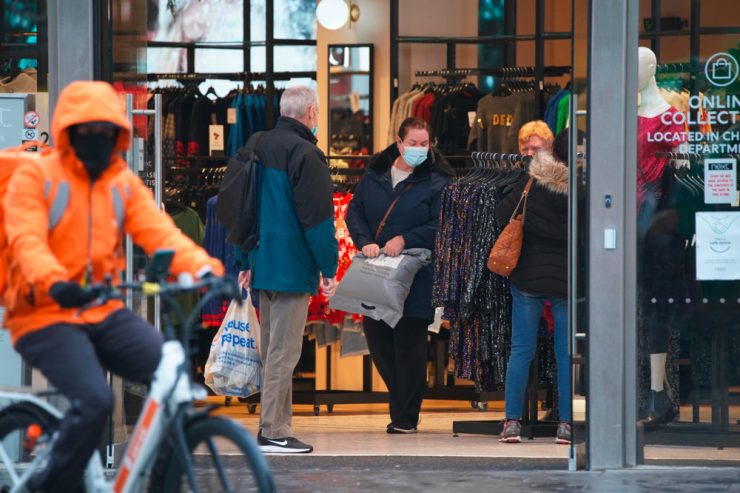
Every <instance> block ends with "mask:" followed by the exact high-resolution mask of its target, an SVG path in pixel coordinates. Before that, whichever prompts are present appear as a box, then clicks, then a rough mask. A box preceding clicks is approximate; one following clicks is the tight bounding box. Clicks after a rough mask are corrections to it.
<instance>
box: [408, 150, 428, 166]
mask: <svg viewBox="0 0 740 493" xmlns="http://www.w3.org/2000/svg"><path fill="white" fill-rule="evenodd" d="M428 154H429V148H428V147H404V148H403V160H404V161H406V164H408V165H409V166H411V167H412V168H416V167H417V166H419V165H420V164H421V163H423V162H424V161H426V160H427V155H428Z"/></svg>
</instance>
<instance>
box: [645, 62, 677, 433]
mask: <svg viewBox="0 0 740 493" xmlns="http://www.w3.org/2000/svg"><path fill="white" fill-rule="evenodd" d="M638 63H639V66H638V90H639V105H638V110H637V114H638V116H639V117H640V118H639V125H638V127H639V133H638V138H639V142H638V148H639V152H638V156H639V162H638V168H639V169H638V202H639V203H638V207H639V208H640V210H641V216H640V217H639V218H638V229H639V228H642V229H641V236H642V237H643V238H644V237H645V235H648V234H649V230H650V226H651V225H652V221H653V218H654V214H655V212H656V207H657V202H658V201H659V200H660V197H661V194H662V191H661V190H660V179H661V177H662V176H663V171H664V170H665V167H666V166H667V165H668V160H663V159H659V158H656V157H655V154H656V153H657V152H661V151H673V152H679V146H675V147H674V145H675V143H673V144H671V143H663V144H662V145H661V144H655V143H650V139H649V135H650V134H655V133H661V132H676V131H678V132H680V131H681V130H683V128H680V127H679V126H677V125H673V124H672V125H665V124H664V123H663V120H662V119H661V118H660V116H661V115H663V113H666V112H675V111H676V110H675V109H674V108H673V107H672V106H671V105H670V104H669V103H668V102H667V101H666V100H665V99H663V96H662V95H661V94H660V91H659V90H658V84H657V83H656V81H655V72H656V68H657V59H656V56H655V53H653V51H652V50H650V49H648V48H643V47H640V48H639V55H638ZM667 121H671V119H667ZM651 201H652V203H651ZM646 268H649V267H646ZM655 294H658V295H659V294H660V293H651V294H650V295H651V296H653V295H655ZM655 310H656V307H655V306H650V305H647V306H645V308H644V312H650V315H653V316H652V320H653V322H652V323H650V322H649V321H648V322H647V323H645V322H643V324H644V328H645V333H646V334H647V339H648V347H649V350H650V390H651V392H650V394H651V395H650V399H649V401H650V402H649V404H648V409H647V410H646V411H647V416H646V421H647V422H648V423H652V422H662V421H665V420H666V417H667V415H668V414H669V413H670V412H672V404H671V403H670V398H669V397H668V395H667V393H666V392H665V388H664V382H665V380H666V360H667V350H668V349H667V348H668V339H669V337H670V335H669V333H670V330H669V329H668V325H667V323H663V324H661V323H660V322H658V320H659V319H660V318H661V317H656V316H654V314H655V313H656V312H655ZM646 318H647V319H648V320H650V319H651V317H646Z"/></svg>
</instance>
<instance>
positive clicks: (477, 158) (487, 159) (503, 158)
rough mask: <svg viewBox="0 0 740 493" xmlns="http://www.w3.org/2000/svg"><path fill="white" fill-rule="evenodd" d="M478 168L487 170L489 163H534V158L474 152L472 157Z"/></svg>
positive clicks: (521, 155) (520, 155)
mask: <svg viewBox="0 0 740 493" xmlns="http://www.w3.org/2000/svg"><path fill="white" fill-rule="evenodd" d="M470 159H472V160H473V164H474V166H475V167H476V168H485V167H487V166H488V164H489V163H525V164H529V162H530V161H532V156H524V155H523V154H504V153H500V152H474V153H472V154H471V155H470Z"/></svg>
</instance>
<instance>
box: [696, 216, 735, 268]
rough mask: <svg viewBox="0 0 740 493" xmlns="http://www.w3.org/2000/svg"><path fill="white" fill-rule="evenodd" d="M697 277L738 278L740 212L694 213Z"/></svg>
mask: <svg viewBox="0 0 740 493" xmlns="http://www.w3.org/2000/svg"><path fill="white" fill-rule="evenodd" d="M696 279H697V280H698V281H734V280H737V279H740V212H697V213H696Z"/></svg>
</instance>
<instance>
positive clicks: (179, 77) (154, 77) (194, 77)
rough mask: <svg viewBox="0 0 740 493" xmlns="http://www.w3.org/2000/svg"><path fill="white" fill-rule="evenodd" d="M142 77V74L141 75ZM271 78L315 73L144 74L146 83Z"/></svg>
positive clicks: (301, 76) (311, 76) (276, 79)
mask: <svg viewBox="0 0 740 493" xmlns="http://www.w3.org/2000/svg"><path fill="white" fill-rule="evenodd" d="M142 75H144V74H142ZM270 77H271V78H272V80H273V81H278V80H280V81H283V80H290V79H298V78H305V79H316V72H309V71H305V72H273V73H272V74H269V73H268V72H215V73H202V72H189V73H159V74H158V73H151V74H146V78H147V81H149V82H156V81H158V80H176V81H196V82H202V81H204V80H206V79H218V80H232V81H247V82H248V81H250V80H259V81H266V80H267V79H268V78H270Z"/></svg>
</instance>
